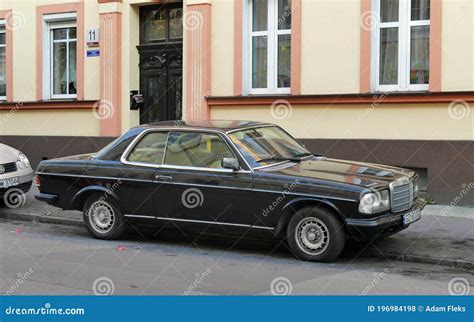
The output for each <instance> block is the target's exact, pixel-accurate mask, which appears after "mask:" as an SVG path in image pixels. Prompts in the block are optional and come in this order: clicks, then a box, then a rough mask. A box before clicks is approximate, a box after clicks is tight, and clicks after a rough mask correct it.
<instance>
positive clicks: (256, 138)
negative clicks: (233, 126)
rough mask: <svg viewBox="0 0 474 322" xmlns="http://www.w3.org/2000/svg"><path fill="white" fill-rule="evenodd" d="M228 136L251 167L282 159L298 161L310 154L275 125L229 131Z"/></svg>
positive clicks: (273, 162)
mask: <svg viewBox="0 0 474 322" xmlns="http://www.w3.org/2000/svg"><path fill="white" fill-rule="evenodd" d="M229 137H230V139H231V140H232V142H234V144H235V145H236V147H237V148H238V149H239V151H240V152H241V153H242V155H243V157H244V158H245V159H246V160H247V162H248V163H249V165H250V166H251V167H252V168H255V167H261V166H266V165H271V164H275V163H278V162H282V161H299V159H301V158H302V157H305V156H309V155H312V154H311V153H310V152H309V151H308V150H307V149H306V148H305V147H304V146H302V145H301V144H300V143H298V141H296V140H295V139H294V138H292V137H291V136H290V135H289V134H288V133H286V132H285V131H283V130H282V129H281V128H279V127H277V126H271V127H260V128H253V129H247V130H242V131H237V132H233V133H230V134H229Z"/></svg>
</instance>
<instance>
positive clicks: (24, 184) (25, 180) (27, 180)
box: [0, 171, 34, 197]
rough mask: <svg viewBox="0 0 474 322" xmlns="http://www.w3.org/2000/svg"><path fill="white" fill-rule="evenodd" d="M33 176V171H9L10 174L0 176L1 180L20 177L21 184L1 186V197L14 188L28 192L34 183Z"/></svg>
mask: <svg viewBox="0 0 474 322" xmlns="http://www.w3.org/2000/svg"><path fill="white" fill-rule="evenodd" d="M33 176H34V173H33V171H31V172H27V173H25V172H21V173H15V172H11V173H8V175H2V176H0V180H5V179H11V178H18V182H19V185H17V186H11V187H8V188H1V189H0V197H3V196H4V195H5V194H6V193H7V192H8V191H10V190H12V189H20V190H21V191H23V192H24V193H27V192H28V191H30V189H31V185H32V183H33Z"/></svg>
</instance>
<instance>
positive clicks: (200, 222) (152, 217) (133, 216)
mask: <svg viewBox="0 0 474 322" xmlns="http://www.w3.org/2000/svg"><path fill="white" fill-rule="evenodd" d="M124 216H125V217H130V218H146V219H157V220H166V221H178V222H188V223H197V224H209V225H224V226H235V227H245V228H256V229H266V230H274V229H275V228H273V227H264V226H255V225H246V224H235V223H228V222H220V221H207V220H194V219H181V218H171V217H156V216H142V215H124Z"/></svg>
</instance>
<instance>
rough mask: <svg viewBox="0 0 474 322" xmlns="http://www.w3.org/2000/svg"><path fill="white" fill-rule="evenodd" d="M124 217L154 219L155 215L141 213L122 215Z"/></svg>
mask: <svg viewBox="0 0 474 322" xmlns="http://www.w3.org/2000/svg"><path fill="white" fill-rule="evenodd" d="M124 217H130V218H146V219H156V217H154V216H142V215H124Z"/></svg>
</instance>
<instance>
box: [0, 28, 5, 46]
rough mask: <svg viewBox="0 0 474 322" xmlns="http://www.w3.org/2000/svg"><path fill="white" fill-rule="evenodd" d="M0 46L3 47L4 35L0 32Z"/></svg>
mask: <svg viewBox="0 0 474 322" xmlns="http://www.w3.org/2000/svg"><path fill="white" fill-rule="evenodd" d="M0 45H5V33H4V32H2V30H0Z"/></svg>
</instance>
